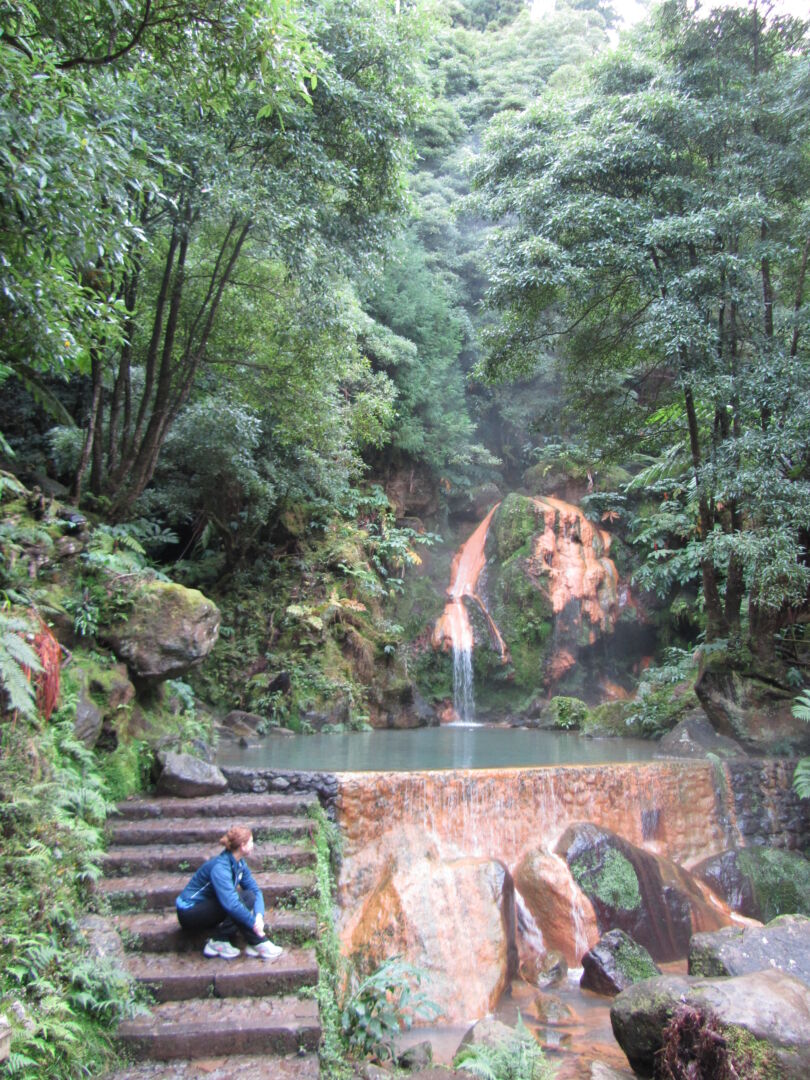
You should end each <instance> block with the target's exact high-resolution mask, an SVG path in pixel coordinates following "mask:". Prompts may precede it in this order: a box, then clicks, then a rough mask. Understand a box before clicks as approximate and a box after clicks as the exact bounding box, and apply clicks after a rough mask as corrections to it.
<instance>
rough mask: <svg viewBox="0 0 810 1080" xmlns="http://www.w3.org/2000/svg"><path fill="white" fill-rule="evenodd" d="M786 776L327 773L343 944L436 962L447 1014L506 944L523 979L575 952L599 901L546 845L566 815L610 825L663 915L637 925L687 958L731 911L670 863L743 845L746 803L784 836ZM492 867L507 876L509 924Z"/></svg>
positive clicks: (762, 767) (481, 991) (475, 1008)
mask: <svg viewBox="0 0 810 1080" xmlns="http://www.w3.org/2000/svg"><path fill="white" fill-rule="evenodd" d="M745 764H746V765H748V764H749V763H745ZM228 775H229V778H230V777H231V770H228ZM234 775H235V774H234ZM239 775H240V781H239V782H240V783H241V784H247V785H249V784H250V783H251V782H255V778H254V781H250V780H249V779H248V777H249V776H250V774H249V773H248V772H247V771H244V772H240V774H239ZM790 775H791V770H790V768H788V767H787V765H786V763H784V762H780V761H770V762H758V763H756V765H755V766H753V765H752V767H751V768H747V769H746V770H744V771H742V772H739V773H736V774H733V775H732V773H731V772H730V769H729V766H728V765H718V764H717V763H710V762H705V763H704V762H700V761H696V762H689V763H687V762H678V761H661V762H653V763H648V764H636V765H611V766H560V767H551V768H537V769H498V770H475V771H461V770H456V771H453V772H439V771H437V772H430V773H417V772H411V773H363V774H356V773H343V774H339V775H338V777H337V786H338V790H337V797H336V803H335V807H336V816H337V820H338V823H339V826H340V829H341V833H342V835H343V838H344V849H343V859H342V864H341V867H340V875H339V882H338V900H339V904H340V908H341V912H342V914H341V917H340V924H339V933H340V938H341V946H342V949H343V951H344V953H346V954H347V955H348V954H351V955H353V956H356V957H362V958H363V959H364V960H367V962H368V964H369V965H371V963H372V961H373V959H374V958H378V959H383V958H385V957H388V956H391V955H393V954H394V953H397V952H402V953H404V955H405V957H406V959H408V960H409V961H411V962H413V963H415V964H417V965H419V966H421V967H423V968H426V969H427V970H429V971H430V972H437V973H439V974H440V978H441V979H442V980H443V981H442V982H441V984H440V996H437V994H435V993H433V986H431V996H433V997H436V998H437V1000H441V1003H442V1004H443V1005H444V1006H445V1008H446V1010H447V1015H448V1016H453V1015H455V1016H466V1017H468V1018H471V1017H472V1016H473V1015H481V1014H482V1013H483V1012H486V1011H488V1009H489V1007H490V1002H493V1001H494V1000H495V999H496V997H497V994H498V993H499V991H500V988H501V987H502V986H504V985H505V983H506V980H507V978H508V973H509V971H510V970H511V969H512V965H513V964H515V966H516V957H515V956H514V955H512V952H513V950H514V949H516V950H517V951H519V952H521V956H520V960H521V964H523V967H524V971H525V972H526V973H527V974H528V975H529V977H530V978H531V979H532V981H535V980H536V979H537V977H538V975H539V974H540V972H541V969H542V965H543V962H544V959H545V956H546V955H547V953H548V952H549V951H558V952H559V953H561V954H562V956H563V957H564V958H565V960H566V961H567V962H568V963H579V961H580V959H581V957H582V955H583V953H585V952H586V951H587V950H588V948H589V947H591V946H592V945H594V944H595V943H596V941H597V939H598V936H599V930H598V929H597V915H596V913H595V906H596V905H594V904H591V903H590V902H588V901H587V900H586V898H585V897H584V895H583V893H582V891H581V889H580V888H579V886H578V885H576V883H575V882H574V881H573V879H572V877H571V874H570V871H569V869H568V867H567V865H566V864H565V862H564V859H562V858H561V857H560V855H559V854H554V853H553V852H554V849H555V847H556V845H557V844H558V842H559V841H560V839H561V837H562V836H563V834H564V833H565V832H566V830H567V829H568V828H569V827H570V826H582V823H584V822H590V821H599V822H600V824H601V826H602V829H603V830H611V831H612V832H613V833H615V834H617V836H619V837H621V841H622V844H623V845H624V847H623V848H622V851H623V852H629V854H630V855H632V858H633V860H634V861H633V862H632V863H629V859H628V863H629V865H631V867H632V866H638V867H639V868H640V875H639V876H638V878H637V880H638V881H639V882H640V883H641V882H644V883H645V884H644V890H646V888H647V886H646V881H647V879H649V880H651V881H652V882H654V883H655V886H656V888H655V890H652V891H653V896H654V899H655V902H656V903H657V904H658V907H657V908H653V910H658V911H659V912H662V913H663V914H662V917H663V918H665V919H666V920H667V923H666V925H665V926H664V928H663V929H661V930H658V931H656V930H651V931H650V937H651V939H652V943H653V947H654V948H655V947H656V945H655V943H656V942H657V943H658V951H657V953H656V952H654V953H653V955H658V956H661V955H671V953H672V941H673V939H674V940H675V941H676V943H677V945H678V948H679V949H680V953H679V955H680V956H682V957H685V956H686V952H687V948H688V941H689V936H690V935H691V933H692V931H693V930H695V929H710V928H717V927H719V926H722V925H724V924H726V923H727V922H728V918H729V917H728V914H727V912H726V911H725V909H724V908H723V906H722V905H721V904H719V903H717V905H715V904H714V903H713V902H711V900H710V894H709V892H708V890H706V891H704V889H703V888H702V887H701V886H700V885H699V884H698V883H697V882H696V881H695V880H694V879H692V878H691V876H690V875H689V874H688V873H687V871H686V870H685V869H682V868H683V867H689V866H691V865H692V864H694V863H695V862H698V861H700V860H702V859H705V858H706V857H708V856H709V855H711V854H713V853H717V852H721V851H724V850H726V849H727V848H728V847H729V846H730V845H731V844H739V843H742V842H743V840H742V836H741V833H740V829H739V827H738V816H737V813H736V810H735V808H737V807H739V808H744V807H746V806H748V805H749V804H753V803H756V805H757V811H756V821H757V828H758V829H762V830H764V831H766V832H768V835H769V842H770V843H771V844H773V845H775V846H782V847H790V846H793V845H795V843H796V842H797V840H796V835H797V834H796V832H795V830H796V829H798V830H799V834H798V835H801V830H805V835H806V828H807V825H806V821H807V818H806V809H805V811H803V812H802V813H803V814H804V816H803V817H802V815H801V814H798V813H797V812H796V810H795V808H793V809H787V807H788V806H792V801H793V800H794V799H795V796H794V795H793V793H792V792H791V791H790V790H789V782H790ZM737 784H739V785H741V788H740V790H738V789H737V787H736V785H737ZM242 790H250V787H249V786H247V787H243V788H242ZM802 823H804V824H802ZM633 846H635V848H636V849H637V851H633ZM616 850H618V848H617V849H616ZM624 857H627V856H626V855H625V856H624ZM667 860H672V861H673V862H672V863H668V862H667ZM676 863H677V864H679V865H678V866H675V865H674V864H676ZM504 867H506V868H508V870H509V871H511V873H512V874H513V875H514V879H515V885H516V892H515V904H516V910H515V922H514V931H512V930H511V929H510V925H509V920H508V917H507V916H508V912H507V911H506V908H507V907H508V883H509V881H510V880H511V879H510V877H509V875H508V874H507V873H505V872H504V869H503V868H504ZM634 873H635V871H634ZM504 886H506V888H505V887H504ZM544 886H545V887H544ZM639 890H640V893H641V894H642V895H646V892H645V891H644V890H642V886H641V884H640V885H639ZM656 890H657V891H656ZM520 898H522V900H521V899H520ZM676 900H677V901H678V902H677V903H676ZM521 902H522V903H524V905H525V907H526V909H527V911H528V912H529V914H530V915H531V919H532V925H533V926H534V931H533V935H534V937H533V942H532V943H531V949H528V948H526V947H525V941H524V939H523V938H522V935H525V934H526V926H527V923H526V920H525V919H522V918H521V916H520V910H519V909H520V903H521ZM679 904H680V905H682V906H679ZM676 916H677V918H676ZM648 921H649V920H648ZM673 927H674V928H676V929H677V931H678V932H677V933H675V932H674V929H673ZM602 929H603V930H610V929H613V926H604V925H603V926H602ZM630 929H631V932H632V927H631V928H630ZM633 936H634V937H635V938H636V940H639V941H640V943H641V944H645V945H646V944H647V942H646V941H643V940H641V939H639V938H638V937H637V936H636V934H635V933H634V934H633ZM662 942H663V944H662ZM460 943H463V945H461V946H460ZM647 947H649V945H648V946H647ZM521 950H522V951H521ZM650 951H651V952H653V948H650ZM532 952H533V954H534V957H535V960H534V961H532V962H531V965H530V964H529V957H530V954H531V953H532Z"/></svg>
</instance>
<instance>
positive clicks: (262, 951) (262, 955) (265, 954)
mask: <svg viewBox="0 0 810 1080" xmlns="http://www.w3.org/2000/svg"><path fill="white" fill-rule="evenodd" d="M283 952H284V950H283V949H282V948H281V946H280V945H274V944H273V942H272V941H271V940H270V939H269V938H268V939H267V941H260V942H259V944H258V945H248V946H246V948H245V956H258V958H259V959H260V960H278V958H279V957H280V956H281V954H282V953H283Z"/></svg>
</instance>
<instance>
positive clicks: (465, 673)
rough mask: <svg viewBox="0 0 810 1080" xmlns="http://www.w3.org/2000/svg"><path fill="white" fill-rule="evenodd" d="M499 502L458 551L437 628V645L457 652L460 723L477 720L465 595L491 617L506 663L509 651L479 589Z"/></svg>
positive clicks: (455, 681) (455, 675) (456, 707)
mask: <svg viewBox="0 0 810 1080" xmlns="http://www.w3.org/2000/svg"><path fill="white" fill-rule="evenodd" d="M499 505H500V503H496V505H495V506H493V508H492V509H491V510H490V512H489V513H488V514H487V516H486V517H485V518H484V520H483V521H482V522H481V523H480V524H479V526H478V527H477V528H476V529H475V531H474V532H473V533H472V535H471V536H470V537H469V539H468V540H466V541H465V543H464V544H462V546H461V547H460V548H459V550H458V551H457V552H456V555H455V558H454V559H453V565H452V568H451V571H450V585H449V587H448V589H447V597H448V599H447V603H446V605H445V608H444V611H443V612H442V615H441V617H440V618H439V619H438V620H437V622H436V626H435V628H434V630H433V645H434V647H435V648H444V649H448V648H449V649H451V650H452V652H453V708H454V710H455V713H456V720H455V722H456V723H462V724H472V723H474V722H475V694H474V690H473V667H472V651H473V644H474V642H473V630H472V624H471V623H470V617H469V615H468V614H467V609H466V607H465V606H464V597H465V596H469V597H471V598H472V599H473V600H475V602H476V603H477V604H478V606H479V607H480V608H481V611H482V612H483V614H484V618H485V619H486V620H487V625H488V627H489V630H490V634H491V635H492V638H493V641H494V642H495V643H496V644H497V646H498V650H499V651H500V654H501V659H502V660H503V661H504V663H505V662H506V659H507V652H506V645H505V644H504V640H503V638H502V637H501V635H500V633H499V631H498V628H497V626H496V625H495V623H494V622H493V621H492V616H491V615H490V614H489V612H488V611H487V608H486V605H485V604H484V602H483V600H482V599H481V597H480V596H479V595H478V593H477V592H476V587H477V585H478V578H479V577H480V576H481V571H482V570H483V569H484V563H485V561H486V560H485V556H484V545H485V544H486V540H487V532H488V530H489V525H490V522H491V521H492V515H493V514H494V513H495V511H496V510H497V509H498V506H499Z"/></svg>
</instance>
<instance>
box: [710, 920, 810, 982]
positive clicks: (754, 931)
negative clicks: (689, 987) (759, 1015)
mask: <svg viewBox="0 0 810 1080" xmlns="http://www.w3.org/2000/svg"><path fill="white" fill-rule="evenodd" d="M772 969H776V970H777V971H785V972H787V973H788V974H789V975H795V976H796V978H798V979H801V981H802V982H803V983H805V985H806V986H807V987H808V988H810V919H809V918H807V916H805V915H780V916H779V917H778V918H776V919H774V920H773V921H772V922H769V923H768V924H767V925H766V926H726V927H725V928H724V929H723V930H717V931H715V932H714V933H712V934H695V936H694V937H693V938H692V942H691V944H690V946H689V974H690V975H702V976H706V977H708V976H715V975H748V974H750V973H751V972H754V971H770V970H772Z"/></svg>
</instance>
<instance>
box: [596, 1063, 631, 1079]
mask: <svg viewBox="0 0 810 1080" xmlns="http://www.w3.org/2000/svg"><path fill="white" fill-rule="evenodd" d="M627 1078H628V1073H626V1072H624V1071H622V1072H619V1070H618V1069H614V1068H613V1067H612V1066H611V1065H605V1063H604V1062H603V1061H592V1062H591V1080H627Z"/></svg>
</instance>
